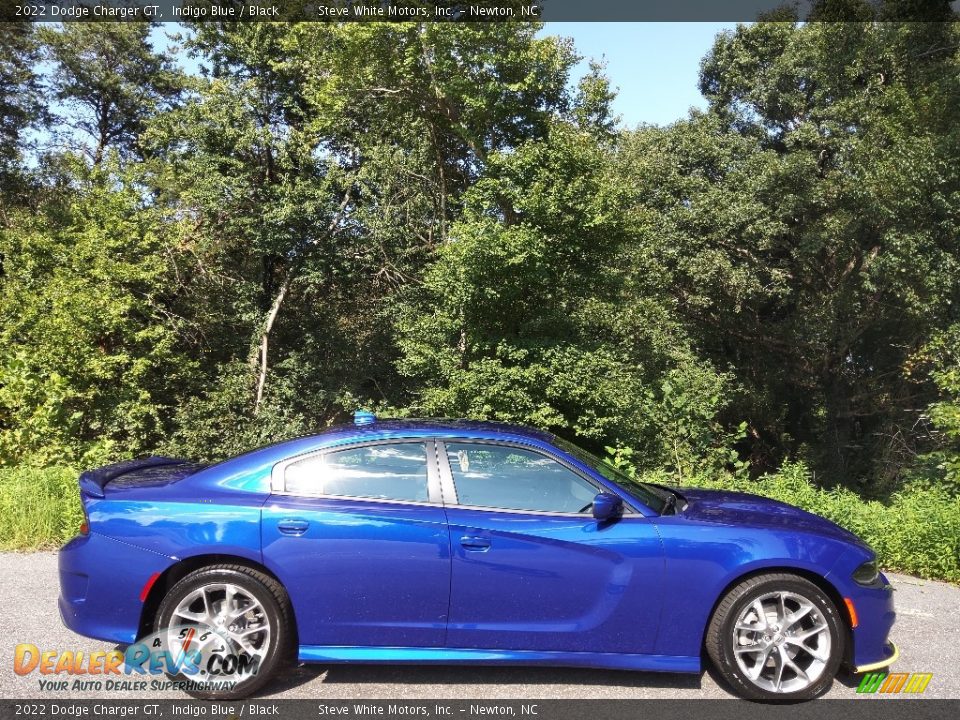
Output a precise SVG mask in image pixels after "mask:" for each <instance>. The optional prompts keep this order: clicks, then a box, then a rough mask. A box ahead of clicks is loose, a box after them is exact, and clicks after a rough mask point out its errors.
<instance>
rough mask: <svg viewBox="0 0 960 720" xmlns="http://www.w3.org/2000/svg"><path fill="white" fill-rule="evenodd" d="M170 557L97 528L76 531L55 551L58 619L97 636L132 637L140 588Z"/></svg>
mask: <svg viewBox="0 0 960 720" xmlns="http://www.w3.org/2000/svg"><path fill="white" fill-rule="evenodd" d="M172 562H173V560H172V559H171V558H168V557H165V556H163V555H160V554H158V553H154V552H150V551H148V550H142V549H140V548H136V547H133V546H132V545H128V544H126V543H123V542H120V541H118V540H113V539H112V538H108V537H105V536H103V535H100V534H98V533H91V534H89V535H81V536H78V537H75V538H74V539H73V540H71V541H70V542H68V543H67V544H66V545H64V546H63V548H61V550H60V555H59V571H60V598H59V600H58V602H57V605H58V607H59V609H60V618H61V619H62V620H63V624H64V625H66V626H67V627H68V628H70V629H71V630H73V631H74V632H75V633H79V634H80V635H86V636H87V637H92V638H96V639H97V640H106V641H108V642H114V643H124V644H125V643H132V642H133V641H134V640H136V639H137V634H138V631H139V628H140V614H141V612H142V610H143V603H142V602H141V601H140V591H141V590H142V588H143V586H144V585H145V584H146V582H147V581H148V580H149V579H150V576H151V575H153V573H156V572H163V570H165V569H166V568H167V567H169V566H170V564H171V563H172Z"/></svg>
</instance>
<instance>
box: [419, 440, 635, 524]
mask: <svg viewBox="0 0 960 720" xmlns="http://www.w3.org/2000/svg"><path fill="white" fill-rule="evenodd" d="M448 442H450V443H466V444H470V445H497V446H500V447H512V448H518V449H520V450H526V451H528V452H533V453H536V454H538V455H542V456H544V457H546V458H548V459H550V460H553V461H555V462H557V463H559V464H560V465H562V466H563V467H565V468H566V469H567V470H569V471H570V472H572V473H573V474H574V475H576V476H577V477H579V478H581V479H582V480H584V481H585V482H587V483H589V484H590V485H592V486H593V487H594V489H595V490H596V491H597V493H601V492H605V493H610V494H611V495H614V494H615V495H617V497H619V498H620V499H621V500H623V514H624V515H636V516H637V517H643V514H642V513H640V512H638V511H637V509H636V508H634V507H633V506H632V505H631V504H630V503H629V502H628V501H627V499H626V498H624V497H623V495H622V494H620V493H614V492H613V491H612V490H610V488H608V487H606V486H605V485H602V484H601V483H600V482H598V481H597V480H596V479H595V478H593V477H591V476H590V475H588V474H586V473H585V472H583V471H582V470H581V469H580V468H578V467H576V466H575V465H573V464H572V463H570V462H569V461H567V460H566V458H563V457H560V456H559V455H557V454H555V453H553V452H550V451H549V450H546V449H544V448H542V447H540V446H539V445H530V444H527V443H523V442H517V441H514V440H493V439H489V438H472V437H447V436H445V437H443V439H439V438H438V439H437V440H436V442H435V443H434V448H435V451H436V459H437V462H438V464H439V466H440V484H441V488H442V491H443V503H444V505H445V506H447V507H456V508H459V509H461V510H481V511H484V512H496V513H511V514H520V515H544V516H555V517H574V518H585V517H592V515H591V513H590V511H589V510H588V511H586V512H582V513H576V512H573V513H568V512H557V511H552V510H520V509H517V508H495V507H488V506H487V505H461V504H460V501H459V498H458V497H457V487H456V483H455V482H454V480H453V471H452V470H451V468H450V458H449V456H448V454H447V446H446V443H448Z"/></svg>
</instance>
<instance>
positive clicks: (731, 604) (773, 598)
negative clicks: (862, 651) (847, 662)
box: [705, 573, 845, 701]
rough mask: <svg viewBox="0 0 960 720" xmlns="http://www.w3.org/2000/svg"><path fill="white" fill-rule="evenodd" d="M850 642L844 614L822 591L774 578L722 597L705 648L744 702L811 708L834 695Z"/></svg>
mask: <svg viewBox="0 0 960 720" xmlns="http://www.w3.org/2000/svg"><path fill="white" fill-rule="evenodd" d="M844 637H845V633H844V631H843V624H842V621H841V619H840V616H839V613H838V612H837V608H836V606H835V605H834V603H833V602H832V601H831V600H830V598H829V597H827V595H826V594H825V593H824V592H823V591H822V590H821V589H820V588H819V587H817V586H816V585H815V584H813V583H812V582H810V581H809V580H806V579H805V578H802V577H798V576H796V575H788V574H782V573H776V574H774V573H771V574H767V575H759V576H756V577H752V578H749V579H747V580H745V581H744V582H742V583H740V584H738V585H737V586H736V587H734V588H733V589H731V590H730V591H729V592H728V593H727V594H726V595H725V596H724V597H723V599H722V600H721V601H720V603H719V605H718V606H717V609H716V610H715V611H714V614H713V617H712V619H711V621H710V625H709V627H708V629H707V636H706V643H705V644H706V649H707V654H708V655H709V656H710V659H711V660H712V662H713V664H714V667H716V669H717V671H718V672H719V673H720V675H721V676H722V677H723V678H724V680H726V681H727V682H728V683H729V684H730V685H731V687H732V688H733V689H734V690H735V691H736V692H737V694H739V695H741V696H742V697H745V698H749V699H752V700H786V701H789V700H809V699H811V698H814V697H817V696H818V695H820V694H821V693H823V692H824V691H826V689H827V688H829V687H830V684H831V682H832V681H833V678H834V676H835V675H836V673H837V669H838V668H839V666H840V661H841V659H842V658H843V651H844V648H843V643H844Z"/></svg>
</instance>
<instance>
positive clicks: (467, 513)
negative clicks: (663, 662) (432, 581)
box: [438, 440, 664, 653]
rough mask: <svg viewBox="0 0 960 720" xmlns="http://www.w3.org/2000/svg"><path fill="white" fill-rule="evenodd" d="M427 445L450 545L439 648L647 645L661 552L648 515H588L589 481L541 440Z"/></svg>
mask: <svg viewBox="0 0 960 720" xmlns="http://www.w3.org/2000/svg"><path fill="white" fill-rule="evenodd" d="M438 445H439V451H440V453H439V460H440V466H441V471H442V473H443V474H444V488H443V489H444V498H445V499H447V500H448V503H447V517H448V520H449V523H450V541H451V547H452V552H453V576H452V583H451V597H450V620H449V623H448V629H447V645H448V646H449V647H454V648H458V647H460V648H481V649H502V650H534V651H553V652H604V653H611V652H614V653H649V652H652V649H653V645H654V641H655V639H656V632H657V624H658V619H659V614H660V607H661V598H662V589H663V572H664V560H663V550H662V546H661V542H660V538H659V535H658V533H657V530H656V528H655V527H654V525H653V523H651V522H650V520H649V519H647V518H645V517H644V516H643V515H641V514H639V513H637V512H632V513H631V512H630V510H629V508H628V509H627V511H626V512H625V514H624V516H623V517H622V518H620V519H619V520H616V521H612V522H604V523H598V522H597V521H596V520H595V519H594V518H593V516H592V514H591V506H592V500H593V498H594V496H595V495H596V494H597V493H598V492H599V491H600V490H601V488H600V486H599V483H598V482H597V481H596V480H595V479H591V478H589V477H587V476H586V475H584V474H582V473H581V472H580V471H578V470H577V469H576V468H574V467H573V466H572V465H570V464H568V463H566V462H564V460H563V458H562V457H561V455H559V454H552V453H550V452H549V451H547V450H546V449H542V448H534V447H528V446H520V445H516V444H508V443H501V442H484V441H477V440H461V441H457V440H445V441H444V442H443V443H439V444H438ZM607 491H608V492H609V490H607Z"/></svg>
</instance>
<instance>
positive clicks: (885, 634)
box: [841, 573, 899, 673]
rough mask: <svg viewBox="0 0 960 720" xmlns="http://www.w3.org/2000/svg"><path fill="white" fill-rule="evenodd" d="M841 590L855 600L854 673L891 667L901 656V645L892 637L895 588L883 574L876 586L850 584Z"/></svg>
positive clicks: (851, 658) (852, 656) (851, 654)
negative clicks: (893, 640) (894, 642)
mask: <svg viewBox="0 0 960 720" xmlns="http://www.w3.org/2000/svg"><path fill="white" fill-rule="evenodd" d="M841 591H842V592H843V594H844V597H846V598H849V599H851V600H852V601H853V604H854V606H855V608H856V614H857V620H858V622H857V627H855V628H853V630H852V632H851V640H852V642H853V648H852V652H851V653H850V655H849V666H850V668H851V669H853V671H854V672H857V673H859V672H869V671H871V670H879V669H880V668H884V667H887V666H888V665H891V664H892V663H893V662H895V661H896V659H897V657H898V656H899V651H898V650H897V646H896V645H894V644H893V643H892V642H890V638H889V634H890V630H891V629H892V628H893V623H894V621H895V620H896V618H897V613H896V611H895V610H894V607H893V586H892V585H890V582H889V580H887V578H886V577H885V576H884V575H883V574H882V573H881V575H880V583H879V584H878V585H877V586H876V587H864V586H862V585H856V584H855V583H853V582H850V583H849V584H848V586H847V587H845V588H842V589H841Z"/></svg>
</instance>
